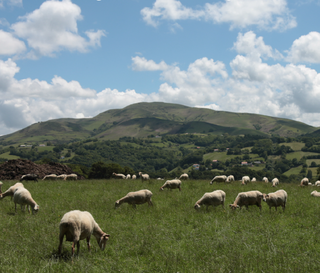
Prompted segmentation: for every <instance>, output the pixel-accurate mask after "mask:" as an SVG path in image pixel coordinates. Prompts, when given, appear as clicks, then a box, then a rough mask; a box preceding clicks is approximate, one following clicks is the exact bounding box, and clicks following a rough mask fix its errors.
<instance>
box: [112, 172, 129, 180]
mask: <svg viewBox="0 0 320 273" xmlns="http://www.w3.org/2000/svg"><path fill="white" fill-rule="evenodd" d="M112 175H113V176H114V178H117V179H126V176H125V175H124V174H122V173H112Z"/></svg>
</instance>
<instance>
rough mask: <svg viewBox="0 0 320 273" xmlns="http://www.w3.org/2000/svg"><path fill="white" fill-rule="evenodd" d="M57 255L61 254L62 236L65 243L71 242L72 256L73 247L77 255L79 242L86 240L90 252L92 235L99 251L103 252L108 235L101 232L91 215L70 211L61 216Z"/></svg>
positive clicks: (84, 212) (85, 212)
mask: <svg viewBox="0 0 320 273" xmlns="http://www.w3.org/2000/svg"><path fill="white" fill-rule="evenodd" d="M59 229H60V234H59V242H60V243H59V247H58V254H61V250H62V242H63V238H64V236H66V241H68V242H72V248H71V253H72V255H74V249H75V245H77V254H79V249H80V240H84V239H87V245H88V250H89V251H90V247H91V246H90V237H91V235H92V234H93V236H94V237H96V239H97V243H98V245H99V247H100V249H101V250H104V248H105V246H106V243H107V241H108V240H109V238H110V235H109V234H107V233H105V232H103V231H102V230H101V228H100V227H99V225H98V224H97V223H96V221H95V220H94V219H93V217H92V215H91V213H89V212H87V211H80V210H72V211H69V212H67V213H66V214H65V215H63V217H62V219H61V221H60V225H59Z"/></svg>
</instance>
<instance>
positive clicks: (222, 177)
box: [210, 175, 227, 185]
mask: <svg viewBox="0 0 320 273" xmlns="http://www.w3.org/2000/svg"><path fill="white" fill-rule="evenodd" d="M226 180H227V176H226V175H216V176H215V177H214V178H213V179H212V180H211V181H210V185H212V184H213V182H216V183H219V182H226Z"/></svg>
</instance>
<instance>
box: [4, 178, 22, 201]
mask: <svg viewBox="0 0 320 273" xmlns="http://www.w3.org/2000/svg"><path fill="white" fill-rule="evenodd" d="M19 187H22V188H24V185H23V184H22V183H20V182H17V183H16V184H14V185H13V186H11V187H10V188H9V189H7V190H6V191H5V192H4V193H2V194H0V200H2V199H3V198H5V197H7V196H11V200H12V197H13V194H14V191H15V190H16V189H17V188H19Z"/></svg>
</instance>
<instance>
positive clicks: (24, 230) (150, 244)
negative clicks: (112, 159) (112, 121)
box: [0, 178, 320, 273]
mask: <svg viewBox="0 0 320 273" xmlns="http://www.w3.org/2000/svg"><path fill="white" fill-rule="evenodd" d="M270 179H271V178H270ZM292 182H294V183H291V184H280V186H279V187H278V188H282V189H285V190H286V191H287V193H288V204H287V208H286V211H285V212H284V213H283V212H282V210H281V209H279V210H278V211H277V212H275V211H274V209H273V210H272V211H271V212H269V208H268V207H267V205H266V204H265V203H263V204H262V206H263V208H262V212H261V213H260V212H259V209H258V207H249V210H248V211H247V210H245V209H242V210H241V211H239V210H238V211H234V212H233V211H231V210H230V209H229V207H228V204H230V203H232V202H233V201H234V199H235V197H236V196H237V194H238V193H239V192H241V191H248V190H253V189H257V190H260V191H261V192H265V193H268V192H273V191H274V190H275V189H274V188H272V187H271V184H270V183H269V184H265V183H250V184H249V185H247V186H245V187H243V186H240V183H239V182H235V183H233V184H230V185H225V184H213V185H209V181H192V180H190V181H186V182H183V185H182V191H181V192H179V191H177V190H173V191H163V192H159V187H160V186H161V185H162V183H163V181H155V180H154V181H151V182H143V183H142V182H141V181H139V180H136V181H119V180H96V181H95V180H83V181H75V182H62V181H60V182H45V181H39V182H38V183H34V182H26V183H24V185H25V187H26V188H27V189H29V191H30V192H31V193H32V195H33V198H34V199H35V200H36V201H37V203H38V204H39V205H40V211H39V213H38V214H37V215H30V214H28V213H25V212H22V211H20V209H19V210H18V211H17V213H16V214H15V213H14V204H13V202H11V201H10V198H8V197H7V198H5V199H4V200H2V201H1V203H0V217H1V221H0V230H1V236H0V244H1V251H0V261H1V271H2V272H277V273H278V272H319V270H320V262H319V259H318V258H317V253H319V251H320V239H319V236H318V234H319V232H320V222H319V220H318V218H319V217H318V216H319V209H320V199H317V198H312V197H311V196H310V192H311V191H312V190H314V189H315V188H311V187H310V188H308V187H305V188H300V187H298V186H297V185H298V184H299V181H292ZM14 183H15V182H13V181H4V185H3V190H6V189H7V188H8V187H9V186H11V185H12V184H14ZM143 188H148V189H150V190H151V191H152V192H153V198H152V199H153V203H154V206H153V207H148V205H147V204H144V205H140V206H137V209H133V208H132V207H131V206H128V205H127V204H123V205H122V206H120V208H118V209H117V210H115V209H114V202H115V201H116V200H117V199H119V198H121V197H122V196H124V195H125V194H127V193H128V192H129V191H135V190H139V189H143ZM215 189H222V190H224V191H225V192H226V206H225V209H223V208H222V207H216V208H212V207H210V208H209V211H208V212H207V211H206V210H205V208H201V210H200V211H195V210H194V208H193V205H194V203H195V202H196V201H197V200H198V199H200V198H201V197H202V195H203V194H204V193H205V192H210V191H213V190H215ZM74 209H80V210H87V211H89V212H91V214H92V215H93V217H94V218H95V220H96V221H97V222H98V224H99V225H100V227H101V228H102V230H103V231H105V232H107V233H109V234H110V235H111V237H110V240H109V242H108V244H107V247H106V249H105V251H100V249H99V248H98V245H97V243H96V241H95V238H94V237H92V238H91V244H92V251H91V253H88V250H87V248H86V243H85V240H83V241H81V243H80V245H81V247H80V254H79V256H76V257H75V258H74V259H73V260H72V259H71V257H70V253H71V243H70V242H64V248H63V254H62V256H60V257H58V256H57V247H58V244H59V242H58V235H59V222H60V219H61V218H62V216H63V214H64V213H66V212H68V211H70V210H74Z"/></svg>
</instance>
